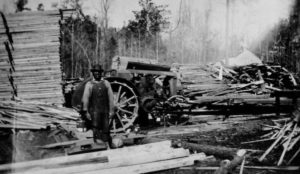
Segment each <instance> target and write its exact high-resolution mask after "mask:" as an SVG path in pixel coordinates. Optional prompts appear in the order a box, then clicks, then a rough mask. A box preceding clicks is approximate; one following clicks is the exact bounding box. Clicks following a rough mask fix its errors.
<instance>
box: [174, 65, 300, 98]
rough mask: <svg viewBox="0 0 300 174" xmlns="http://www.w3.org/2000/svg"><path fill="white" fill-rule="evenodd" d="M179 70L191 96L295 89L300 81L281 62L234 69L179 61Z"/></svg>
mask: <svg viewBox="0 0 300 174" xmlns="http://www.w3.org/2000/svg"><path fill="white" fill-rule="evenodd" d="M177 72H178V73H179V74H180V77H179V78H180V80H181V82H182V83H183V87H184V89H183V93H184V94H185V95H187V96H220V95H226V94H232V93H247V94H256V95H257V94H269V93H271V92H273V91H280V90H282V89H294V88H295V87H296V86H297V84H298V83H297V80H296V79H295V78H294V76H293V74H292V73H290V72H289V71H287V70H286V69H285V68H283V67H281V66H269V65H248V66H242V67H237V68H232V69H230V68H226V67H223V66H221V65H210V64H209V65H206V66H196V65H179V66H178V67H177Z"/></svg>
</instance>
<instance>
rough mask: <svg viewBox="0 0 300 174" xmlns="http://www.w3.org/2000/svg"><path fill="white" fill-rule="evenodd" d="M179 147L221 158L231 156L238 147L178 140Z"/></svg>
mask: <svg viewBox="0 0 300 174" xmlns="http://www.w3.org/2000/svg"><path fill="white" fill-rule="evenodd" d="M178 145H179V147H184V148H187V149H190V150H195V151H198V152H204V153H205V154H207V155H214V156H218V157H222V158H232V157H233V156H234V155H235V154H236V152H237V151H238V149H236V148H228V147H223V146H212V145H201V144H195V143H187V142H179V144H178Z"/></svg>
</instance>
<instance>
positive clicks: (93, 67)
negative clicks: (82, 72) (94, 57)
mask: <svg viewBox="0 0 300 174" xmlns="http://www.w3.org/2000/svg"><path fill="white" fill-rule="evenodd" d="M94 71H99V72H103V71H104V70H103V69H102V67H101V65H99V64H96V65H93V66H92V68H91V72H94Z"/></svg>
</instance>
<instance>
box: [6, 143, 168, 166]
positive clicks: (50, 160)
mask: <svg viewBox="0 0 300 174" xmlns="http://www.w3.org/2000/svg"><path fill="white" fill-rule="evenodd" d="M157 147H159V148H160V149H161V150H163V149H167V148H170V147H171V141H162V142H158V143H150V144H145V145H137V146H131V147H124V148H121V149H112V150H107V151H100V152H92V153H87V154H79V155H73V156H61V157H54V158H46V159H40V160H33V161H26V162H19V163H11V164H4V165H0V171H3V170H4V171H5V170H9V169H12V170H17V169H20V170H22V168H29V167H35V166H47V165H48V164H52V165H54V164H64V163H68V162H80V161H81V160H83V159H86V160H87V159H96V158H100V157H103V156H108V155H112V154H116V155H119V156H122V155H128V154H130V153H131V152H132V151H135V152H139V151H144V150H148V151H150V152H151V151H156V150H157Z"/></svg>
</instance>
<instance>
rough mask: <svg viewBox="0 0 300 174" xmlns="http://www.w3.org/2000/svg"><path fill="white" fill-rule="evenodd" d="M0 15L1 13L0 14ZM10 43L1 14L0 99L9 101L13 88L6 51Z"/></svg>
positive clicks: (9, 49)
mask: <svg viewBox="0 0 300 174" xmlns="http://www.w3.org/2000/svg"><path fill="white" fill-rule="evenodd" d="M0 13H1V12H0ZM7 49H8V50H7ZM11 49H12V47H11V41H10V36H9V29H8V28H7V22H6V18H5V16H4V15H3V14H2V13H1V16H0V99H1V100H9V99H11V98H12V96H13V87H12V84H11V82H10V78H11V72H12V70H13V68H12V67H11V64H10V63H13V62H10V61H11V59H10V58H9V54H8V51H11Z"/></svg>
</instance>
